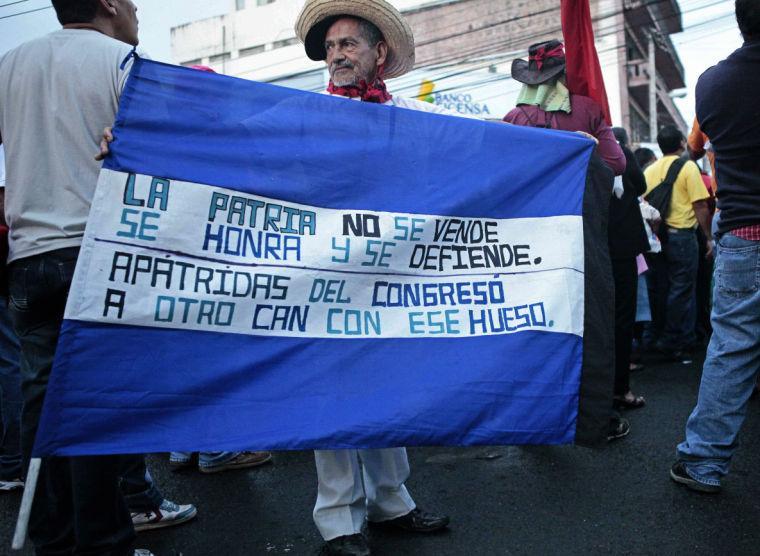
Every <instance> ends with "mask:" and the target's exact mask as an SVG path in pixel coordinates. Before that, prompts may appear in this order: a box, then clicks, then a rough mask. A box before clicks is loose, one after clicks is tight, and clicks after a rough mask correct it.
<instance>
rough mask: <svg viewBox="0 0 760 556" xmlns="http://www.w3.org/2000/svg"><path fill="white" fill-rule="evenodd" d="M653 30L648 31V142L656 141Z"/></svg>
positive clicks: (655, 70) (655, 66) (655, 77)
mask: <svg viewBox="0 0 760 556" xmlns="http://www.w3.org/2000/svg"><path fill="white" fill-rule="evenodd" d="M655 33H656V31H655V30H654V29H650V30H649V140H650V141H651V142H653V143H654V142H655V141H656V140H657V63H656V50H655V42H654V41H655Z"/></svg>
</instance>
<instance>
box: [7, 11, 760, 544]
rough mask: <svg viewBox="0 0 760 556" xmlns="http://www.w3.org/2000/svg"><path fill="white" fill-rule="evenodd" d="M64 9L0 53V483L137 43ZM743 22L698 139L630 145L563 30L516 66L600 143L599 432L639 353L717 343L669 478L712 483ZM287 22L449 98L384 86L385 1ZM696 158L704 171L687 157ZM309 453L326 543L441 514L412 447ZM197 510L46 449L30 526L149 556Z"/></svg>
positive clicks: (326, 51)
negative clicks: (603, 331)
mask: <svg viewBox="0 0 760 556" xmlns="http://www.w3.org/2000/svg"><path fill="white" fill-rule="evenodd" d="M53 6H54V8H55V11H56V14H57V16H58V19H59V21H60V22H61V24H62V26H63V28H62V29H61V30H59V31H56V32H54V33H51V34H50V35H47V36H45V37H42V38H40V39H36V40H33V41H30V42H28V43H26V44H24V45H22V46H20V47H18V48H17V49H14V50H13V51H11V52H9V53H7V54H5V55H4V56H3V57H0V137H1V140H2V143H3V145H4V147H5V153H6V157H7V158H6V160H5V163H4V164H0V170H3V167H4V168H5V169H7V185H6V183H3V184H2V185H4V186H5V187H6V189H7V194H6V189H3V191H2V197H0V198H2V200H3V203H2V206H3V210H2V211H0V215H2V217H4V219H5V220H6V221H7V227H6V228H5V230H6V231H7V233H8V244H9V252H8V253H7V254H5V255H6V256H7V261H8V268H7V272H6V273H5V277H6V279H7V284H6V287H7V289H8V299H9V301H8V303H7V304H6V301H5V299H4V297H0V394H1V395H2V396H1V397H0V404H1V406H0V409H1V410H2V411H1V413H0V416H1V417H2V421H1V422H0V424H1V425H2V426H1V427H0V433H1V434H0V441H1V442H0V491H10V490H16V489H22V488H23V487H24V479H23V477H24V472H25V469H26V467H27V466H28V464H29V461H30V457H31V453H32V446H33V442H34V437H35V431H36V428H37V425H38V422H39V417H40V412H41V410H42V404H43V400H44V397H45V393H46V387H47V381H48V377H49V373H50V370H51V366H52V360H53V356H54V352H55V347H56V343H57V339H58V333H59V328H60V324H61V322H62V319H63V310H64V305H65V302H66V296H67V293H68V289H69V286H70V284H71V279H72V275H73V270H74V266H75V263H76V260H77V255H78V249H79V245H80V244H81V241H82V235H83V232H84V227H85V223H86V220H87V215H88V211H89V206H90V202H91V200H92V196H93V193H94V190H95V185H96V183H97V177H98V172H99V164H98V163H97V162H96V160H95V158H96V157H95V156H94V155H95V154H96V153H97V152H99V153H100V154H99V155H98V156H97V158H98V159H102V158H103V157H104V156H106V155H107V154H108V151H109V146H108V143H109V141H110V140H111V139H112V136H111V134H110V130H109V129H106V131H105V132H103V129H104V128H108V127H109V126H110V125H112V123H113V121H114V119H115V116H116V109H117V106H118V101H119V95H120V92H121V90H122V88H123V86H124V83H125V81H126V79H127V77H128V75H129V71H130V64H131V62H130V56H129V55H130V52H131V51H132V49H133V47H136V46H137V44H138V22H137V14H136V12H137V8H136V6H135V5H134V4H133V3H132V1H131V0H107V1H106V0H53ZM736 17H737V21H738V24H739V28H740V30H741V33H742V35H743V37H744V39H745V43H744V46H742V47H741V48H740V49H739V50H737V51H736V52H735V53H734V54H732V55H731V56H730V57H729V58H728V59H727V60H725V61H723V62H721V63H720V64H718V65H717V66H715V67H713V68H711V69H709V70H708V71H707V72H705V73H704V74H703V75H702V77H701V78H700V80H699V83H698V84H697V89H696V93H697V95H696V98H697V117H696V120H695V123H694V127H693V129H692V131H691V133H690V134H689V137H688V141H687V137H685V136H684V134H683V133H682V131H681V130H679V129H677V128H675V127H673V126H666V127H663V128H662V129H660V130H659V133H658V135H657V145H658V148H659V151H660V153H659V156H658V155H657V154H656V153H655V152H654V151H653V150H651V149H649V148H644V147H642V148H638V149H636V150H635V151H634V150H633V147H634V146H635V145H631V144H630V141H629V137H628V134H627V133H626V131H625V130H624V129H622V128H611V127H610V126H609V125H608V124H607V123H606V122H605V119H604V115H603V112H602V109H601V107H600V106H599V105H598V104H597V103H596V102H594V101H593V100H592V99H590V98H588V97H585V96H582V95H578V94H575V93H573V92H571V91H570V90H569V89H568V86H567V80H566V75H565V71H566V66H565V56H564V50H563V45H562V43H560V42H559V41H547V42H543V43H539V44H536V45H532V46H530V48H529V51H528V59H527V60H516V61H515V62H514V64H513V67H512V77H513V78H514V79H516V80H517V81H519V82H521V83H522V84H523V88H522V90H521V91H520V94H519V97H518V100H517V106H516V107H515V109H514V110H512V111H511V112H509V114H507V115H506V116H505V117H504V121H505V122H507V123H509V124H512V125H523V126H533V127H540V128H546V129H559V130H565V131H573V132H578V133H582V134H584V135H585V136H587V137H590V138H593V139H594V141H596V143H597V149H596V152H597V154H598V155H599V157H600V158H601V160H602V161H603V162H604V163H605V164H606V165H607V166H608V167H609V170H610V201H609V203H610V205H609V225H608V238H607V242H608V245H609V254H610V261H611V273H612V276H613V279H614V285H615V295H614V299H611V300H610V302H611V303H614V309H615V343H614V350H615V353H614V361H615V363H614V365H615V368H614V374H615V382H614V392H611V396H610V425H609V432H608V440H615V439H619V438H622V437H624V436H626V435H627V434H628V432H629V431H630V424H629V422H628V421H627V420H626V419H625V418H624V417H623V416H622V414H621V412H622V411H627V410H632V409H639V408H642V407H644V406H645V405H646V400H645V398H644V396H643V395H640V393H639V392H637V391H636V389H635V380H634V381H632V376H631V372H632V371H634V370H637V369H640V368H641V367H642V363H641V360H642V354H652V353H656V354H658V355H659V356H660V357H665V358H668V359H670V360H672V361H685V360H687V359H688V358H690V357H692V356H694V355H695V354H698V353H699V351H700V350H702V349H704V348H705V347H707V356H706V361H705V364H704V369H703V375H702V383H701V388H700V392H699V399H698V401H697V405H696V407H695V409H694V411H693V413H692V415H691V417H690V418H689V420H688V423H687V425H686V436H685V439H684V441H683V442H682V443H681V444H679V445H678V448H677V454H678V455H677V461H676V463H675V464H674V465H673V467H672V469H671V470H670V476H671V478H672V479H673V480H674V481H676V482H677V483H681V484H684V485H686V486H687V487H689V488H691V489H694V490H699V491H703V492H713V493H715V492H719V491H720V489H721V479H722V477H724V476H725V475H726V474H727V473H728V468H729V463H730V460H731V456H732V454H733V451H734V449H735V446H736V438H737V435H738V433H739V429H740V428H741V425H742V422H743V420H744V415H745V412H746V404H747V400H748V399H749V397H750V395H751V394H752V391H753V389H754V388H755V383H756V380H757V375H758V370H759V369H760V112H758V109H757V103H756V102H755V100H754V96H753V94H754V92H755V91H756V90H758V88H760V3H759V2H757V1H756V0H736ZM296 33H297V35H298V38H299V39H300V40H301V41H302V42H303V43H304V46H305V49H306V54H307V56H309V57H310V58H311V59H313V60H323V61H325V63H326V64H327V67H328V71H329V74H330V84H329V87H328V92H329V93H330V94H333V95H339V96H345V97H350V98H356V99H359V100H361V101H365V102H378V103H383V104H389V105H393V106H397V107H400V108H403V109H410V110H422V111H426V112H438V113H448V112H447V111H446V110H444V109H442V108H439V107H436V106H435V105H433V104H429V103H424V102H420V101H415V100H408V99H403V98H399V97H394V96H393V95H392V94H391V93H390V92H389V91H388V90H387V89H386V86H385V82H384V79H386V78H392V77H397V76H400V75H403V74H404V73H406V72H408V71H410V70H411V69H412V67H413V63H414V39H413V37H412V33H411V30H410V28H409V26H408V24H407V23H406V21H405V20H404V18H403V16H402V15H401V14H400V13H399V12H398V11H397V10H396V9H395V8H393V7H392V6H391V5H390V4H387V3H386V2H385V1H384V0H335V1H334V2H323V1H320V0H308V1H307V2H306V6H305V7H304V9H303V11H302V13H301V14H300V16H299V17H298V20H297V22H296ZM568 40H571V38H568ZM19 68H23V71H20V70H19ZM199 69H207V68H199ZM755 85H758V87H755ZM494 125H496V124H494ZM0 153H2V149H0ZM705 156H707V157H708V158H709V165H707V164H705V167H707V168H710V172H709V173H708V172H706V171H705V170H703V169H700V167H699V166H698V165H697V164H696V163H695V162H694V161H696V160H700V159H702V158H703V157H705ZM613 175H614V176H615V177H614V180H613V177H612V176H613ZM0 181H2V182H5V181H6V180H5V179H0ZM716 198H717V204H716ZM713 283H714V286H713ZM711 313H712V319H710V314H711ZM634 377H635V375H634ZM632 382H633V384H632ZM270 460H271V454H270V453H269V452H257V451H242V452H211V453H208V452H206V453H201V454H191V453H178V452H174V453H171V455H170V456H169V463H170V465H171V467H172V468H175V469H183V468H193V467H196V466H197V468H198V469H199V470H200V471H201V472H203V473H216V472H223V471H233V470H237V469H245V468H250V467H255V466H259V465H263V464H266V463H267V462H269V461H270ZM316 462H317V478H318V496H317V501H316V506H315V508H314V520H315V523H316V525H317V528H318V529H319V531H320V533H321V534H322V536H323V538H324V539H325V541H326V545H325V550H326V552H327V553H330V554H369V553H370V547H369V545H368V543H367V539H366V537H365V536H364V534H363V527H364V525H365V522H369V523H370V524H378V523H381V524H383V525H385V526H391V527H397V528H400V529H404V530H407V531H413V532H418V533H429V532H433V531H437V530H440V529H443V528H445V527H447V525H448V523H449V518H448V517H447V516H445V515H441V514H435V513H431V512H426V511H423V510H422V509H420V508H419V507H418V506H417V504H416V503H415V501H414V500H413V499H412V497H411V495H410V493H409V492H408V491H407V489H406V486H405V484H404V483H405V481H406V479H407V478H408V476H409V472H410V470H409V463H408V461H407V455H406V450H405V449H404V448H392V449H379V450H342V451H325V450H320V451H317V452H316ZM104 508H110V511H104ZM196 514H197V510H196V508H195V506H193V505H191V504H178V503H175V502H172V501H170V500H167V499H165V498H164V496H163V495H162V494H161V493H160V488H159V485H156V484H154V482H153V480H152V478H151V475H150V473H149V472H148V470H147V468H146V465H145V458H144V457H143V456H129V457H123V456H109V457H79V458H44V459H43V463H42V468H41V471H40V480H39V483H38V486H37V491H36V495H35V499H34V505H33V511H32V516H31V521H30V526H29V535H30V538H31V540H32V542H33V544H34V547H35V551H36V553H37V554H40V555H45V554H80V553H81V554H112V555H123V554H133V553H134V554H149V552H148V551H144V550H137V551H135V550H134V549H133V548H132V545H133V542H134V536H135V531H138V532H139V531H143V530H147V529H154V528H161V527H167V526H172V525H177V524H180V523H184V522H186V521H188V520H191V519H192V518H193V517H195V515H196Z"/></svg>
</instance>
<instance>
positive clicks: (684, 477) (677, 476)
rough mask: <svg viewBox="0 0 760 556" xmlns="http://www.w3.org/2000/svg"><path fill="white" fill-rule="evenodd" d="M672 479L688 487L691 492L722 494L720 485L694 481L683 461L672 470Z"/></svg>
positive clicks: (677, 463) (675, 464) (678, 462)
mask: <svg viewBox="0 0 760 556" xmlns="http://www.w3.org/2000/svg"><path fill="white" fill-rule="evenodd" d="M670 478H671V479H673V480H674V481H675V482H677V483H680V484H682V485H686V487H687V488H689V489H691V490H696V491H697V492H706V493H708V494H717V493H719V492H720V485H709V484H707V483H703V482H701V481H697V480H696V479H694V478H693V477H692V476H691V475H689V473H687V471H686V467H685V466H684V464H683V462H681V461H677V462H675V463H674V464H673V467H671V468H670Z"/></svg>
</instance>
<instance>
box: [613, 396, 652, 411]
mask: <svg viewBox="0 0 760 556" xmlns="http://www.w3.org/2000/svg"><path fill="white" fill-rule="evenodd" d="M631 395H632V396H633V394H631ZM613 400H614V403H615V407H617V408H622V409H638V408H640V407H644V406H645V405H646V404H647V402H646V400H645V399H644V397H643V396H633V398H627V397H626V396H615V397H614V398H613Z"/></svg>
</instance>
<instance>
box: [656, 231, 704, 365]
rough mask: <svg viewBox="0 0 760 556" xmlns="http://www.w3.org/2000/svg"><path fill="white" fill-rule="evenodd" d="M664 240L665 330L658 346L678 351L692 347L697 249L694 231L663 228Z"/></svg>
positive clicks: (694, 320) (697, 260) (694, 319)
mask: <svg viewBox="0 0 760 556" xmlns="http://www.w3.org/2000/svg"><path fill="white" fill-rule="evenodd" d="M666 233H667V234H668V241H667V243H666V244H665V246H664V247H663V250H664V253H665V260H666V261H667V272H668V303H667V308H666V315H665V330H664V331H663V334H662V339H661V342H660V347H661V348H663V349H665V350H668V351H671V352H678V351H683V350H686V349H688V348H690V347H691V346H692V345H693V344H694V339H695V336H694V325H695V322H696V305H695V303H694V292H695V289H696V285H697V267H698V263H699V246H698V245H697V234H696V230H694V229H691V228H685V229H681V228H667V232H666Z"/></svg>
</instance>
